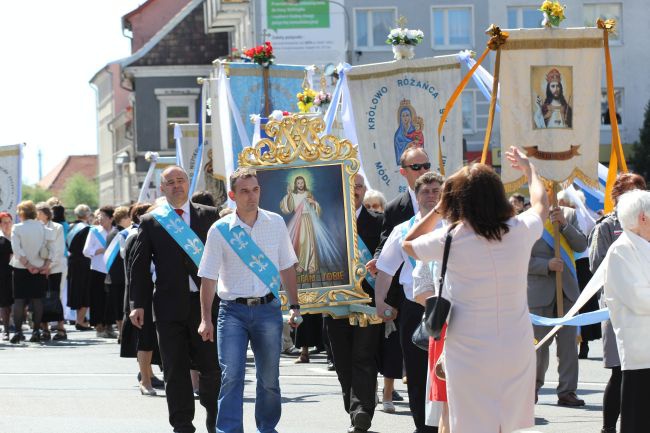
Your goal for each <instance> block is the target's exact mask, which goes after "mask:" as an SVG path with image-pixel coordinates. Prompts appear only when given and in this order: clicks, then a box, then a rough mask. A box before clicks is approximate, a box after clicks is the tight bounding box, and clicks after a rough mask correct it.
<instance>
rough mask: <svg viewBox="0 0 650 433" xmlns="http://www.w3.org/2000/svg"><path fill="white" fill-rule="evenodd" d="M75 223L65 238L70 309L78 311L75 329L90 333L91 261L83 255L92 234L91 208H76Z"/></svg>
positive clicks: (81, 205)
mask: <svg viewBox="0 0 650 433" xmlns="http://www.w3.org/2000/svg"><path fill="white" fill-rule="evenodd" d="M74 215H75V218H76V220H75V222H73V223H72V225H71V226H70V231H69V232H68V235H67V236H66V238H65V241H66V245H67V246H68V307H69V308H70V309H72V310H76V311H77V320H76V323H75V328H76V329H77V331H90V330H91V329H92V328H91V327H90V324H88V322H87V321H86V311H87V310H88V307H89V306H90V259H89V258H88V257H86V256H85V255H84V254H83V249H84V246H85V245H86V239H87V238H88V234H89V233H90V226H89V225H88V221H89V220H90V217H91V215H92V212H91V210H90V207H88V205H85V204H80V205H78V206H77V207H75V208H74Z"/></svg>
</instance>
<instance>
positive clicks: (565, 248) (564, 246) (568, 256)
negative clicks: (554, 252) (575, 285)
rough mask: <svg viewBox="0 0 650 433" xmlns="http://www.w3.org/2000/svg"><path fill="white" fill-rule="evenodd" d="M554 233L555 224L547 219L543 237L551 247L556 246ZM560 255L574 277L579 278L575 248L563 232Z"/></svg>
mask: <svg viewBox="0 0 650 433" xmlns="http://www.w3.org/2000/svg"><path fill="white" fill-rule="evenodd" d="M552 233H553V226H552V225H551V222H550V220H546V222H545V223H544V231H543V232H542V239H544V242H546V243H547V244H548V246H549V247H551V248H555V238H554V237H553V235H552ZM560 257H562V261H563V262H564V265H565V267H567V268H569V272H571V275H573V278H574V279H576V280H577V279H578V275H577V273H576V262H575V259H574V256H573V250H572V249H571V247H570V246H569V242H568V241H567V240H566V238H565V237H564V235H562V234H560Z"/></svg>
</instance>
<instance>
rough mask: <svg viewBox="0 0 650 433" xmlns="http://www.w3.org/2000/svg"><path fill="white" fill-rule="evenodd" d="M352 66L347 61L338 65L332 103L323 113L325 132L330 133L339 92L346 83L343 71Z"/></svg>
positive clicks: (339, 96) (339, 97) (339, 95)
mask: <svg viewBox="0 0 650 433" xmlns="http://www.w3.org/2000/svg"><path fill="white" fill-rule="evenodd" d="M350 68H352V66H350V65H349V64H347V63H342V64H340V65H339V67H338V70H339V80H338V81H337V83H336V87H335V88H334V93H333V94H332V103H331V104H330V106H329V107H328V108H327V112H326V113H325V119H324V120H325V134H331V133H332V125H333V124H334V119H335V117H336V110H337V107H338V104H339V99H341V92H342V91H343V86H344V85H345V84H346V80H347V79H346V76H345V73H346V72H347V71H349V70H350Z"/></svg>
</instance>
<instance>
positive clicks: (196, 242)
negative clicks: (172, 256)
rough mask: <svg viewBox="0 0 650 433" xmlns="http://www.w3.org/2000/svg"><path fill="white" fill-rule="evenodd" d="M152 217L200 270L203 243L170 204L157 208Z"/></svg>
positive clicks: (152, 212)
mask: <svg viewBox="0 0 650 433" xmlns="http://www.w3.org/2000/svg"><path fill="white" fill-rule="evenodd" d="M151 216H153V217H154V218H155V219H156V221H158V222H159V223H160V225H161V226H163V228H164V229H165V231H166V232H167V233H169V236H171V237H172V239H174V241H176V243H177V244H178V245H179V246H180V247H181V249H182V250H183V251H185V253H186V254H187V255H188V256H189V258H190V259H192V261H193V262H194V264H195V265H196V267H197V268H198V267H199V264H200V263H201V256H203V242H201V239H199V237H198V236H197V235H196V233H194V231H193V230H192V229H191V228H190V226H188V225H187V223H186V222H185V221H184V220H183V218H181V217H180V216H179V215H178V214H177V213H176V212H175V211H174V209H173V208H172V207H171V206H170V205H169V203H165V204H164V205H160V206H158V207H156V208H155V209H154V210H152V211H151Z"/></svg>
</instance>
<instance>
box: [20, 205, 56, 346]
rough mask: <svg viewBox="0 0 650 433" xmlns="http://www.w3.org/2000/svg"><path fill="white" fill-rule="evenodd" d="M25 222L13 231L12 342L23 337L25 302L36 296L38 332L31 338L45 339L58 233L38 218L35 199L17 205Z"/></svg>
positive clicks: (35, 326)
mask: <svg viewBox="0 0 650 433" xmlns="http://www.w3.org/2000/svg"><path fill="white" fill-rule="evenodd" d="M17 213H18V217H19V218H20V220H21V222H20V223H18V224H16V225H14V227H13V230H12V232H11V249H12V250H13V252H14V255H13V257H12V259H11V266H13V268H14V278H13V288H14V324H15V325H16V333H15V334H14V336H13V337H11V340H10V341H11V343H13V344H17V343H19V342H20V341H21V340H23V339H24V337H23V331H22V326H23V320H24V315H25V305H27V301H28V300H29V299H31V300H32V306H33V308H34V311H33V322H34V332H32V336H31V338H30V339H29V341H31V342H34V343H38V342H40V341H41V332H40V328H41V317H42V315H43V302H42V299H43V297H44V296H45V290H46V289H47V279H46V277H47V275H48V273H49V271H50V264H51V262H52V256H53V252H54V244H53V241H54V233H53V232H52V230H50V229H48V228H46V227H44V226H43V224H41V223H40V222H38V221H37V220H36V215H37V213H36V206H34V203H33V202H32V201H31V200H27V201H22V202H20V203H19V204H18V208H17Z"/></svg>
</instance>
